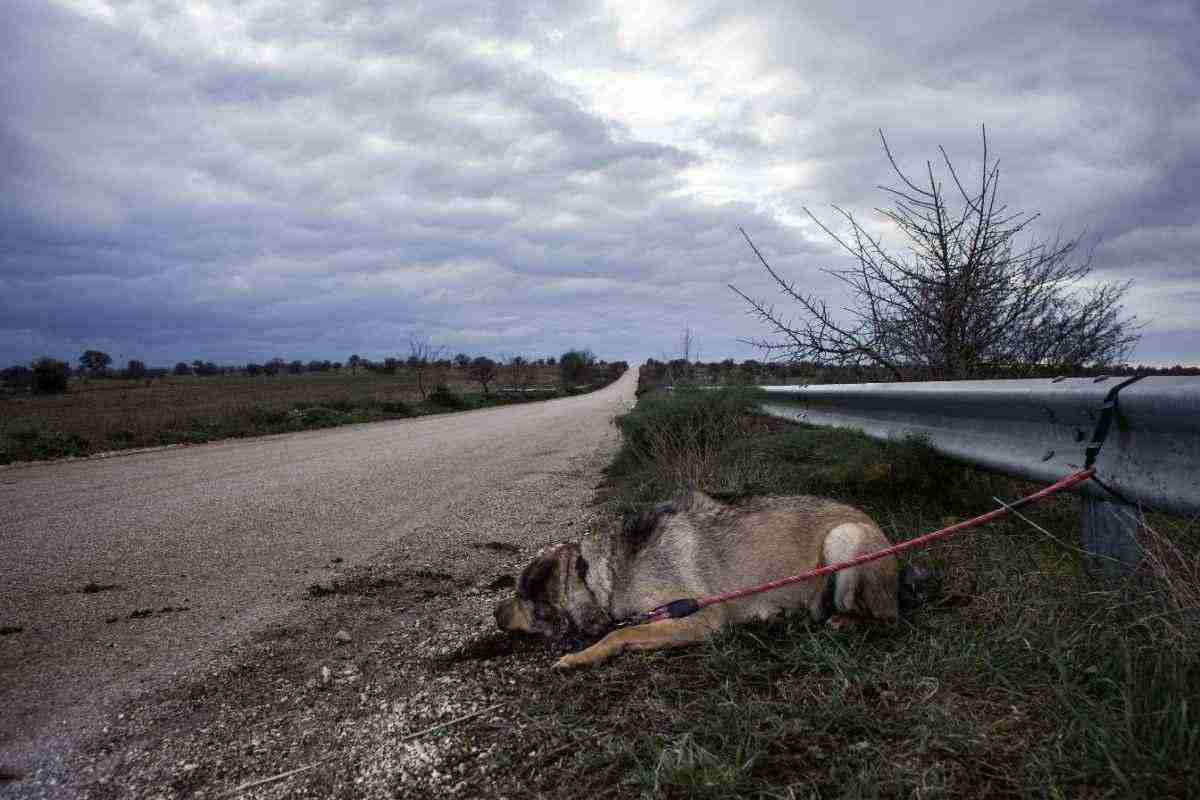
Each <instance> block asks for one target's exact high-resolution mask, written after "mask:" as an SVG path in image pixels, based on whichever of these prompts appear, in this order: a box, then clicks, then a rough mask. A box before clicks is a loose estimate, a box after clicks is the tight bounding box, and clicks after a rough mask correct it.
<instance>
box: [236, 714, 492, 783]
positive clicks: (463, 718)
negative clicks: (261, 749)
mask: <svg viewBox="0 0 1200 800" xmlns="http://www.w3.org/2000/svg"><path fill="white" fill-rule="evenodd" d="M506 704H507V702H505V703H496V704H495V705H493V706H488V707H487V708H482V709H480V710H479V711H472V712H471V713H470V714H464V715H462V716H461V717H456V718H455V719H452V720H450V721H448V722H441V723H438V724H437V725H432V726H430V727H428V728H426V729H424V730H421V731H417V732H416V733H410V734H409V735H408V736H405V737H404V738H403V739H400V740H399V741H398V742H397V744H403V743H404V742H410V741H412V740H413V739H417V738H420V737H421V736H424V735H425V734H427V733H433V732H434V731H439V730H441V729H442V728H449V727H450V726H451V725H457V724H458V723H460V722H466V721H467V720H469V719H473V718H475V717H478V716H481V715H483V714H486V713H488V712H489V711H495V710H496V709H497V708H500V706H503V705H506ZM334 755H335V754H330V755H327V756H325V757H324V758H321V759H318V760H316V761H314V762H313V763H311V764H306V765H304V766H303V767H296V768H295V769H289V770H288V771H287V772H281V773H279V774H278V775H271V776H270V777H267V778H259V779H258V780H254V781H249V782H247V783H243V784H242V785H241V786H238V787H237V788H236V789H234V790H232V791H231V792H229V794H230V795H234V794H238V793H239V792H244V791H246V790H247V789H253V788H254V787H256V786H262V785H263V784H266V783H274V782H275V781H281V780H283V779H284V778H290V777H291V776H293V775H298V774H299V773H301V772H307V771H308V770H310V769H312V768H313V767H317V766H320V765H321V764H323V763H325V762H326V761H328V760H329V759H331V758H333V756H334Z"/></svg>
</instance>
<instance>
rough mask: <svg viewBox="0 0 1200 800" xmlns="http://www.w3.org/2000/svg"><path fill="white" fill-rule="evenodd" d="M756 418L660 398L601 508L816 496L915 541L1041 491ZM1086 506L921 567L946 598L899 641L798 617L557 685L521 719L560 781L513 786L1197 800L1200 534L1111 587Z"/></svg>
mask: <svg viewBox="0 0 1200 800" xmlns="http://www.w3.org/2000/svg"><path fill="white" fill-rule="evenodd" d="M751 399H752V396H747V395H745V394H725V393H719V392H705V393H690V394H689V393H683V394H677V395H676V396H647V397H645V398H643V400H642V402H641V403H640V404H639V406H638V408H637V409H636V410H635V411H634V412H632V413H631V414H630V415H628V416H626V417H624V418H622V419H621V420H620V423H619V424H620V427H621V430H622V432H623V433H624V434H625V437H626V440H625V441H626V444H625V447H624V449H623V450H622V452H621V454H620V456H619V457H618V459H617V460H616V462H615V463H614V464H613V466H612V468H611V470H610V475H609V485H608V487H607V492H608V494H607V502H608V503H610V504H611V505H612V506H613V508H614V509H617V510H625V509H629V508H636V507H639V506H640V505H641V504H644V503H647V502H652V501H654V500H661V499H663V498H664V497H666V496H669V495H670V494H671V492H672V491H673V490H675V489H679V488H682V487H684V486H687V485H695V486H699V487H700V488H703V489H706V490H708V491H710V492H715V493H718V494H721V495H723V496H725V497H727V498H730V499H736V498H737V497H738V496H742V495H748V494H761V493H780V494H794V493H817V494H824V495H831V496H834V497H838V498H840V499H843V500H847V501H850V502H852V503H855V504H857V505H860V506H862V507H864V508H866V509H867V510H868V511H869V512H870V513H872V514H873V516H874V517H875V518H876V519H877V520H878V521H879V522H880V524H881V526H882V527H883V528H884V529H885V530H886V531H887V533H888V534H889V536H890V537H891V538H892V539H893V540H904V539H908V538H912V537H914V536H916V535H918V534H921V533H925V532H928V531H930V530H933V529H936V528H940V527H942V526H943V525H944V524H947V523H948V522H950V521H954V520H958V519H961V518H965V517H968V516H974V515H976V514H979V513H982V512H983V511H986V510H990V509H992V508H995V507H996V503H995V501H993V500H992V498H993V497H1000V498H1003V499H1012V498H1015V497H1018V496H1020V495H1022V494H1025V493H1028V491H1030V490H1031V488H1032V487H1031V486H1030V485H1028V484H1025V483H1022V482H1019V481H1013V480H1008V479H1006V478H1002V477H997V476H992V475H987V474H983V473H980V472H976V471H974V470H971V469H968V468H965V467H962V466H958V465H955V464H952V463H950V462H947V461H945V460H943V459H941V458H939V457H938V456H937V455H936V454H934V453H933V452H931V451H930V450H929V449H928V448H927V447H925V446H924V445H923V444H922V443H921V442H915V441H910V442H890V443H877V442H873V441H871V440H870V439H867V438H866V437H864V436H862V435H860V434H857V433H854V432H848V431H840V430H827V429H818V428H808V427H800V426H793V425H790V424H786V423H781V422H778V421H775V420H769V419H764V418H759V417H755V416H753V415H751V414H749V413H748V404H749V402H750V400H751ZM689 454H690V455H689ZM689 462H690V463H689ZM1077 503H1078V501H1077V500H1075V499H1073V498H1070V497H1056V498H1053V499H1051V500H1049V501H1047V502H1046V503H1044V504H1042V505H1040V506H1038V507H1035V508H1033V509H1031V510H1030V511H1029V513H1028V514H1027V516H1028V517H1029V518H1030V520H1031V521H1033V522H1035V523H1036V524H1037V525H1038V526H1040V527H1041V528H1042V529H1044V531H1045V532H1046V533H1049V534H1050V535H1051V536H1050V537H1048V536H1047V535H1046V533H1043V532H1040V531H1039V530H1037V529H1036V528H1034V527H1033V526H1032V525H1029V524H1027V523H1025V522H1022V521H1021V520H1018V519H1013V518H1009V519H1006V520H1004V521H1001V522H998V523H994V524H992V525H989V526H987V527H986V528H983V529H980V530H976V531H972V532H969V533H965V534H963V535H961V536H959V537H957V538H953V539H951V540H949V541H948V542H946V543H943V544H941V545H937V546H935V547H934V548H931V549H929V550H924V551H919V552H917V553H915V554H913V555H912V557H911V562H912V563H917V564H920V565H922V566H926V567H930V568H933V569H934V570H936V572H937V574H938V575H939V576H940V584H941V585H940V590H939V591H938V592H937V593H936V594H935V595H934V599H933V600H932V601H931V602H930V603H929V604H928V605H927V606H926V607H924V608H923V609H920V610H918V611H917V612H915V613H914V614H913V615H911V616H909V617H907V618H905V619H903V620H902V621H901V622H900V623H898V624H896V625H893V626H866V627H862V628H859V629H854V630H851V631H849V632H834V631H831V630H829V629H827V628H826V627H825V626H821V625H817V624H814V623H811V622H810V621H809V620H808V619H807V617H805V616H801V615H796V616H790V617H787V618H784V619H780V620H776V621H772V622H767V623H761V624H756V625H749V626H742V627H738V628H735V629H732V630H729V631H726V632H724V633H722V634H721V635H720V636H718V637H717V638H715V639H713V640H711V641H709V642H708V643H706V644H705V645H703V646H701V647H697V648H692V649H685V650H678V651H667V652H659V653H651V654H627V655H624V656H622V657H621V658H619V659H617V660H616V661H615V662H614V663H613V664H612V665H611V666H606V667H603V668H600V669H595V670H589V671H586V672H580V673H573V674H567V675H553V676H551V675H547V676H546V683H545V684H544V685H540V686H538V687H537V691H536V692H531V693H530V694H531V696H530V697H529V699H528V703H527V704H526V706H525V708H524V709H523V710H524V713H525V714H527V715H528V716H529V717H530V718H532V719H535V720H537V721H538V723H539V725H541V726H543V727H544V728H545V729H546V730H548V731H549V733H548V734H547V739H548V741H550V742H553V743H554V744H555V745H556V747H555V748H552V749H549V748H548V750H549V753H550V755H551V756H552V757H553V768H550V767H549V766H548V765H542V766H541V767H539V768H530V765H529V759H528V755H527V752H526V749H527V747H528V743H527V742H525V743H516V744H514V745H513V746H512V747H511V748H506V747H504V746H500V747H498V749H497V751H496V753H495V758H496V759H497V766H498V767H499V768H501V769H507V770H511V771H513V772H514V773H515V774H518V775H521V776H522V778H521V780H522V786H523V787H524V789H525V790H526V791H527V793H528V794H537V795H542V796H572V797H592V796H601V795H603V796H605V797H638V796H641V797H668V798H670V797H680V798H684V797H687V798H735V797H736V798H818V797H820V798H826V797H838V798H843V797H844V798H857V797H1189V796H1190V797H1195V796H1200V647H1198V645H1200V635H1198V634H1197V631H1196V625H1195V614H1196V613H1197V611H1196V607H1195V603H1196V594H1195V591H1196V588H1197V578H1198V577H1200V575H1198V574H1197V573H1196V572H1195V569H1196V567H1197V565H1198V564H1200V562H1198V561H1197V559H1196V555H1195V554H1196V553H1197V552H1200V533H1198V532H1197V530H1196V526H1195V525H1186V524H1183V523H1180V522H1178V521H1171V520H1168V519H1166V518H1155V519H1153V520H1151V522H1152V524H1151V525H1150V527H1149V529H1148V530H1150V531H1151V532H1152V533H1151V535H1153V536H1156V537H1157V538H1158V539H1161V540H1165V542H1166V543H1165V544H1164V543H1163V542H1159V543H1158V544H1157V545H1155V546H1156V547H1157V548H1158V550H1157V552H1158V553H1159V555H1158V556H1157V557H1156V558H1157V561H1155V560H1154V559H1153V558H1152V559H1149V560H1148V569H1147V571H1146V572H1145V574H1143V575H1141V576H1139V577H1138V578H1137V579H1135V580H1132V581H1129V582H1126V583H1112V582H1099V580H1098V579H1093V578H1091V577H1089V576H1088V575H1087V574H1085V573H1084V571H1083V569H1082V565H1081V559H1080V554H1079V552H1078V551H1077V550H1076V549H1075V548H1074V547H1072V546H1071V545H1070V544H1069V543H1071V542H1075V541H1077V539H1078V508H1077ZM1155 531H1157V532H1158V533H1153V532H1155ZM1051 537H1053V538H1051ZM1189 569H1190V570H1193V571H1191V572H1189ZM1189 604H1191V605H1190V606H1189ZM1186 614H1191V615H1192V616H1191V617H1190V619H1191V623H1190V624H1185V623H1183V622H1181V619H1184V618H1185V617H1186ZM1181 615H1184V616H1183V617H1181ZM574 741H577V742H584V743H585V744H581V745H580V746H578V747H572V746H571V744H570V743H571V742H574ZM563 745H565V746H566V749H565V750H564V749H563V747H562V746H563ZM535 766H537V765H536V764H535Z"/></svg>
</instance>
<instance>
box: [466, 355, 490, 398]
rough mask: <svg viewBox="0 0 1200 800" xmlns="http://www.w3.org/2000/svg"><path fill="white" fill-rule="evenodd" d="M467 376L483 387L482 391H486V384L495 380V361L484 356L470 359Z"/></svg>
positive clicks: (485, 392)
mask: <svg viewBox="0 0 1200 800" xmlns="http://www.w3.org/2000/svg"><path fill="white" fill-rule="evenodd" d="M467 377H469V378H470V379H471V380H473V381H475V382H476V383H478V384H479V385H480V386H482V387H483V393H484V394H487V393H488V384H489V383H491V382H492V381H494V380H496V362H495V361H492V360H491V359H490V358H487V357H486V356H479V357H477V358H475V359H472V361H471V365H470V366H469V367H467Z"/></svg>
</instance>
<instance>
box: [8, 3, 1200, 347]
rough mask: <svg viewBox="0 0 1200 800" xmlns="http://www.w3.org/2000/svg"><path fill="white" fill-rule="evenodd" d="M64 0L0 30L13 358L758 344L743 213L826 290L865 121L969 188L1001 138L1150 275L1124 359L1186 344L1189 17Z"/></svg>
mask: <svg viewBox="0 0 1200 800" xmlns="http://www.w3.org/2000/svg"><path fill="white" fill-rule="evenodd" d="M64 3H65V4H64V5H63V6H56V5H48V4H45V3H35V2H19V3H17V4H16V5H15V6H14V7H13V8H12V11H11V12H10V13H9V14H8V15H7V19H6V26H5V27H4V28H3V30H0V48H3V52H5V54H6V59H4V60H3V61H0V80H2V81H3V85H4V87H5V88H4V89H3V90H2V91H0V112H2V116H0V166H3V172H2V174H0V181H3V185H2V187H0V188H3V194H2V196H0V235H2V236H3V240H4V243H5V246H4V248H3V252H0V362H4V363H11V362H14V361H24V360H27V359H29V358H30V357H32V356H35V355H39V354H40V353H41V352H50V353H52V354H54V355H58V356H62V357H67V356H70V357H74V356H75V355H77V354H78V352H80V351H82V349H84V348H85V347H94V346H99V347H101V348H102V349H108V350H109V351H110V352H112V353H113V355H114V356H116V355H118V354H125V355H126V356H127V357H140V358H143V359H144V360H150V361H152V362H154V363H170V362H173V361H175V360H178V359H191V358H196V357H201V358H206V359H215V360H227V361H230V362H237V361H245V360H248V359H262V358H268V357H271V356H273V355H282V356H285V357H289V358H290V357H299V358H311V357H322V358H325V357H329V358H344V357H345V356H346V355H348V354H349V352H351V351H354V352H360V353H362V354H364V355H371V356H382V355H386V354H393V353H395V352H397V351H398V350H402V349H403V348H404V347H405V346H406V343H407V341H408V336H409V334H410V333H418V334H422V335H428V336H430V337H431V338H432V339H434V340H436V341H438V342H444V343H446V344H447V345H449V346H450V347H451V348H453V349H455V350H467V351H469V352H490V353H502V352H507V353H520V352H525V353H537V354H542V353H553V352H561V350H563V349H565V348H566V347H571V346H589V347H592V349H594V350H596V351H597V352H599V353H601V354H602V355H607V356H610V357H631V358H633V357H640V356H646V355H654V356H658V355H662V354H665V353H666V352H667V351H669V350H670V349H671V348H672V347H674V346H675V343H676V342H677V340H678V336H679V332H680V330H681V328H682V327H683V326H684V325H691V326H692V327H693V328H696V329H697V330H698V331H699V335H700V338H701V346H702V351H703V352H704V354H705V355H706V357H707V356H711V357H723V356H724V355H738V356H739V357H744V356H748V355H751V354H752V353H751V351H749V350H748V349H747V348H745V347H744V346H742V345H739V344H737V342H736V340H737V339H738V338H748V337H755V336H758V335H760V334H761V331H760V330H758V329H757V326H756V323H754V322H753V320H751V319H749V318H747V317H745V316H744V308H743V307H742V306H741V305H740V304H739V301H737V300H736V298H734V297H733V296H732V295H731V293H729V292H728V290H727V289H726V288H725V284H726V283H728V282H731V281H732V282H734V283H736V284H737V285H738V286H739V287H740V288H744V289H745V290H747V291H749V292H750V293H751V294H756V295H759V296H763V297H765V298H767V299H770V298H771V297H772V289H771V287H770V286H769V285H768V283H767V281H766V280H765V277H764V276H763V274H762V270H761V268H760V267H759V265H758V264H757V262H756V261H755V260H754V258H753V256H752V254H751V253H750V252H749V251H748V249H747V248H746V246H745V244H744V242H743V241H742V240H741V237H740V235H739V234H738V233H737V226H738V225H744V226H745V227H746V228H747V230H748V231H749V232H750V233H751V234H752V235H753V236H754V237H755V240H756V242H758V243H759V244H760V246H761V247H762V248H763V250H764V252H765V253H766V254H767V255H768V257H770V258H771V259H772V262H773V263H774V264H775V265H776V266H778V267H780V269H781V270H783V271H784V272H785V273H786V274H787V275H788V276H789V277H791V278H793V279H797V280H799V281H800V282H801V285H802V286H813V287H819V286H820V283H818V281H820V280H821V279H820V277H819V275H820V273H818V272H817V268H818V267H822V266H838V265H840V264H839V258H840V256H839V255H838V254H837V253H836V252H835V251H834V249H833V247H832V245H831V243H830V242H829V241H828V240H827V239H826V238H825V237H824V236H823V235H822V234H820V233H819V231H814V230H813V229H812V227H811V225H810V224H808V223H806V222H805V220H804V217H803V215H802V212H801V210H800V207H801V205H808V206H809V207H810V208H812V209H813V210H814V211H817V212H818V213H819V214H820V215H821V216H822V218H823V219H828V218H829V215H828V213H827V206H826V204H827V203H830V202H836V203H839V204H844V205H846V206H848V207H850V208H852V209H853V210H854V211H855V212H856V214H859V215H860V216H862V217H864V218H866V219H873V216H872V212H871V208H872V206H874V205H878V204H880V203H881V202H883V201H884V200H885V198H883V197H882V196H881V195H880V193H879V192H878V191H877V190H875V189H874V188H873V187H874V186H875V185H876V184H878V183H888V182H891V177H890V175H889V172H888V170H889V167H888V164H887V161H886V159H885V158H884V156H883V154H882V152H881V150H880V147H879V142H878V135H877V133H876V129H877V128H879V127H883V128H885V129H886V131H887V133H888V137H889V141H890V142H891V143H892V144H893V146H894V149H895V152H896V154H897V158H898V159H899V161H900V163H901V165H902V166H903V167H904V168H905V169H906V170H911V171H913V172H915V173H917V174H919V173H920V171H921V170H922V169H923V166H924V160H925V159H927V158H936V157H937V145H938V144H943V145H945V146H946V148H947V150H948V152H950V154H951V156H952V157H953V158H954V160H955V164H956V166H959V167H961V168H962V169H963V170H964V171H967V172H970V171H971V170H972V169H976V168H977V162H978V156H979V128H978V126H979V124H980V123H986V124H987V125H988V131H989V140H990V143H991V144H992V147H993V154H994V155H997V156H999V157H1000V159H1001V168H1002V184H1001V188H1002V195H1003V196H1004V198H1005V199H1006V200H1008V201H1009V202H1010V204H1011V205H1012V206H1013V207H1014V208H1021V209H1028V210H1040V211H1042V212H1043V213H1044V216H1043V219H1042V220H1041V221H1039V223H1038V225H1039V226H1040V227H1039V228H1038V232H1039V233H1041V234H1044V235H1053V233H1054V231H1055V229H1056V228H1058V227H1063V228H1064V230H1065V232H1067V233H1074V232H1076V231H1078V230H1079V229H1081V228H1083V227H1084V226H1087V228H1088V233H1089V236H1090V237H1091V239H1100V240H1101V242H1102V244H1101V247H1100V249H1098V250H1097V256H1096V262H1095V263H1096V266H1097V269H1098V270H1099V271H1100V272H1101V273H1102V277H1104V278H1115V277H1125V276H1129V277H1133V278H1135V279H1136V280H1137V282H1138V284H1137V290H1136V291H1135V293H1134V294H1131V303H1132V305H1133V308H1134V310H1136V311H1137V312H1138V313H1139V314H1141V315H1142V316H1143V317H1144V318H1146V317H1149V316H1153V318H1154V320H1155V323H1156V324H1157V325H1158V327H1157V328H1155V329H1154V330H1153V331H1152V335H1147V337H1146V339H1145V347H1144V348H1143V350H1142V351H1140V352H1139V355H1141V356H1142V357H1143V358H1146V359H1157V358H1158V357H1159V356H1158V355H1156V353H1157V354H1161V356H1162V358H1164V359H1167V358H1170V359H1171V360H1178V358H1177V357H1176V355H1175V354H1179V353H1182V352H1184V351H1186V350H1187V349H1188V347H1189V346H1188V345H1181V344H1180V343H1181V342H1183V341H1185V340H1186V339H1187V338H1188V336H1189V331H1193V330H1194V323H1192V322H1190V320H1189V319H1188V316H1189V315H1188V314H1186V313H1185V312H1184V306H1183V305H1181V304H1182V303H1183V302H1184V300H1183V298H1186V297H1188V296H1189V294H1188V293H1189V292H1192V293H1194V292H1195V291H1196V287H1197V276H1196V266H1195V262H1194V259H1193V257H1192V255H1191V254H1192V253H1194V252H1195V251H1196V245H1197V244H1198V243H1200V241H1198V240H1200V234H1198V228H1197V223H1196V219H1197V211H1200V209H1198V208H1197V202H1198V201H1197V196H1196V193H1195V191H1194V186H1195V185H1196V178H1197V175H1196V172H1197V165H1198V164H1200V156H1198V154H1200V145H1197V142H1200V136H1197V132H1198V130H1200V102H1198V100H1197V97H1198V96H1197V81H1196V74H1197V57H1196V55H1195V54H1194V48H1193V47H1191V45H1190V43H1194V42H1195V41H1196V40H1198V39H1200V30H1197V14H1196V12H1195V9H1194V8H1193V7H1191V6H1189V5H1187V4H1183V3H1179V4H1170V3H1161V4H1147V5H1144V6H1141V7H1139V10H1138V11H1137V12H1136V13H1135V14H1131V13H1130V12H1129V11H1128V10H1127V9H1128V8H1131V7H1129V6H1128V5H1118V4H1088V3H1079V4H1071V5H1070V6H1069V7H1068V6H1066V5H1064V4H1061V3H1043V4H1032V3H1027V4H1015V5H1014V4H1007V5H1005V6H1003V7H993V6H988V5H982V4H954V5H952V6H950V7H943V4H935V5H931V6H929V7H928V8H925V7H923V6H921V5H920V4H918V5H916V6H910V7H907V10H906V12H905V13H904V14H901V15H897V14H896V13H895V11H894V5H893V6H884V5H882V4H880V5H878V6H876V7H875V10H872V8H871V7H858V8H856V9H855V10H853V12H851V11H847V10H843V4H839V3H832V2H831V3H828V4H826V5H824V6H822V5H821V4H803V6H799V5H797V4H794V3H778V4H776V5H775V6H773V7H772V6H761V7H756V8H755V10H754V12H753V13H752V14H747V13H746V12H745V10H744V9H745V6H744V4H733V3H729V4H711V5H709V6H707V7H705V8H704V9H703V10H701V11H696V10H695V8H694V7H691V6H683V7H680V8H674V9H666V10H665V11H664V12H663V14H662V17H661V19H660V20H658V21H650V22H646V21H645V20H643V19H642V18H641V16H642V15H643V13H644V12H646V11H647V9H646V8H640V7H639V8H638V9H630V10H626V9H623V8H622V7H621V4H620V3H617V4H615V5H611V6H604V7H600V6H596V5H594V4H592V3H559V2H544V3H531V2H497V3H486V2H470V3H467V2H463V3H445V2H438V3H428V4H392V3H372V2H326V3H316V4H304V5H301V6H297V5H296V4H290V3H273V2H260V3H251V4H230V5H229V6H228V7H226V6H224V5H222V4H220V3H215V4H212V5H207V4H205V5H200V4H197V5H195V6H191V5H186V4H158V3H140V2H128V3H116V4H113V5H111V6H107V5H106V4H105V3H103V2H100V0H96V2H92V1H91V0H88V2H83V1H82V0H81V2H80V3H79V5H78V7H77V6H76V5H74V4H73V3H67V2H66V0H64ZM105 9H109V10H108V11H106V10H105ZM650 11H653V9H650ZM663 26H673V27H671V28H670V29H669V30H667V29H665V28H663ZM659 28H662V30H659ZM647 81H648V83H647ZM655 81H661V82H658V83H656V82H655ZM973 165H974V166H973ZM1043 223H1044V224H1043ZM1089 241H1090V240H1089ZM897 244H901V243H897ZM833 297H834V299H837V296H836V295H834V296H833ZM1149 331H1150V329H1148V332H1149ZM1193 338H1194V337H1193ZM1169 354H1170V355H1169Z"/></svg>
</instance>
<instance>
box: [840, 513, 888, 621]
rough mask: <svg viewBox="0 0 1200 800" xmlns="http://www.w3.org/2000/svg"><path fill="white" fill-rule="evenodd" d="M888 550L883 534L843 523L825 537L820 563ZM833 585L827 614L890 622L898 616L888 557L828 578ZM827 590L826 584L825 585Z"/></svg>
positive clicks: (872, 528)
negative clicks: (856, 615)
mask: <svg viewBox="0 0 1200 800" xmlns="http://www.w3.org/2000/svg"><path fill="white" fill-rule="evenodd" d="M887 546H888V541H887V537H885V536H884V535H883V531H881V530H879V528H877V527H876V526H874V525H871V524H868V523H865V522H843V523H842V524H840V525H838V526H837V527H835V528H833V529H832V530H831V531H829V533H828V534H827V535H826V536H825V546H824V548H823V550H824V552H823V553H822V559H823V562H824V563H825V564H837V563H839V562H841V561H849V560H850V559H852V558H858V557H859V556H862V555H866V554H867V553H873V552H875V551H877V550H881V549H883V548H885V547H887ZM829 580H830V582H831V583H833V598H832V600H833V602H832V603H831V604H830V605H832V608H831V609H830V611H832V612H834V613H842V614H858V615H860V616H864V617H874V618H875V619H882V620H894V619H896V617H897V616H899V604H898V598H897V589H898V580H897V574H896V558H895V556H888V557H886V558H881V559H879V560H878V561H872V562H870V563H868V564H861V565H859V566H857V567H848V568H846V569H844V570H841V571H840V572H837V573H834V574H833V575H831V576H830V577H829ZM826 586H827V589H828V586H829V584H826Z"/></svg>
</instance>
